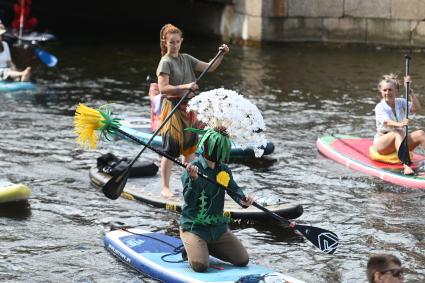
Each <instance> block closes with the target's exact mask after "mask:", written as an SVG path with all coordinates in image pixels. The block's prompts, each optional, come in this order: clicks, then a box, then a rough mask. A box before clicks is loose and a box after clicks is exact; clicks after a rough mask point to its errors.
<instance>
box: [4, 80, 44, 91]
mask: <svg viewBox="0 0 425 283" xmlns="http://www.w3.org/2000/svg"><path fill="white" fill-rule="evenodd" d="M35 90H37V86H36V85H35V84H33V83H32V82H5V81H1V82H0V92H15V91H35Z"/></svg>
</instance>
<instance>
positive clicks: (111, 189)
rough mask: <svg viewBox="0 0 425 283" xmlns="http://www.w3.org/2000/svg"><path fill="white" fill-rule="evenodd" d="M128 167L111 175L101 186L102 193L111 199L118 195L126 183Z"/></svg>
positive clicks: (128, 173)
mask: <svg viewBox="0 0 425 283" xmlns="http://www.w3.org/2000/svg"><path fill="white" fill-rule="evenodd" d="M129 169H130V168H129V167H127V168H126V169H125V170H124V171H123V172H121V173H120V174H117V175H115V176H113V177H112V178H111V179H110V180H109V181H108V182H107V183H106V184H105V185H104V186H103V188H102V191H103V194H104V195H105V196H106V197H107V198H109V199H112V200H115V199H117V198H119V197H120V195H121V194H122V192H123V190H124V187H125V185H126V184H127V179H128V176H129V175H130V170H129Z"/></svg>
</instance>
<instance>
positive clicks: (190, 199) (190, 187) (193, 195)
mask: <svg viewBox="0 0 425 283" xmlns="http://www.w3.org/2000/svg"><path fill="white" fill-rule="evenodd" d="M199 179H200V178H199V177H198V179H196V180H192V178H190V176H189V173H187V171H184V172H183V174H182V177H181V181H182V184H183V197H184V200H185V202H186V203H187V204H190V205H193V204H196V202H197V201H198V199H199V193H200V190H199V189H197V188H198V187H199V184H198V183H199V182H200V180H199Z"/></svg>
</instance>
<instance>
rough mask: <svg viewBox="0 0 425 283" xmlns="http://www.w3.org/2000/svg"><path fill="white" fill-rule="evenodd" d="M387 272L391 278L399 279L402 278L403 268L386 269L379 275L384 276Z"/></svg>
mask: <svg viewBox="0 0 425 283" xmlns="http://www.w3.org/2000/svg"><path fill="white" fill-rule="evenodd" d="M387 272H391V275H392V276H393V277H398V278H400V277H401V276H403V274H404V270H403V268H393V269H386V270H384V271H381V272H380V273H381V274H385V273H387Z"/></svg>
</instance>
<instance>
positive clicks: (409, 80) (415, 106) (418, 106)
mask: <svg viewBox="0 0 425 283" xmlns="http://www.w3.org/2000/svg"><path fill="white" fill-rule="evenodd" d="M407 83H409V85H410V86H411V85H412V78H411V77H410V76H405V77H404V87H407ZM410 91H411V93H410V100H411V101H412V106H411V108H410V110H411V111H412V112H413V113H417V112H419V111H421V110H422V106H421V102H420V101H419V99H418V97H417V96H416V94H415V93H414V92H413V89H410Z"/></svg>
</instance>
